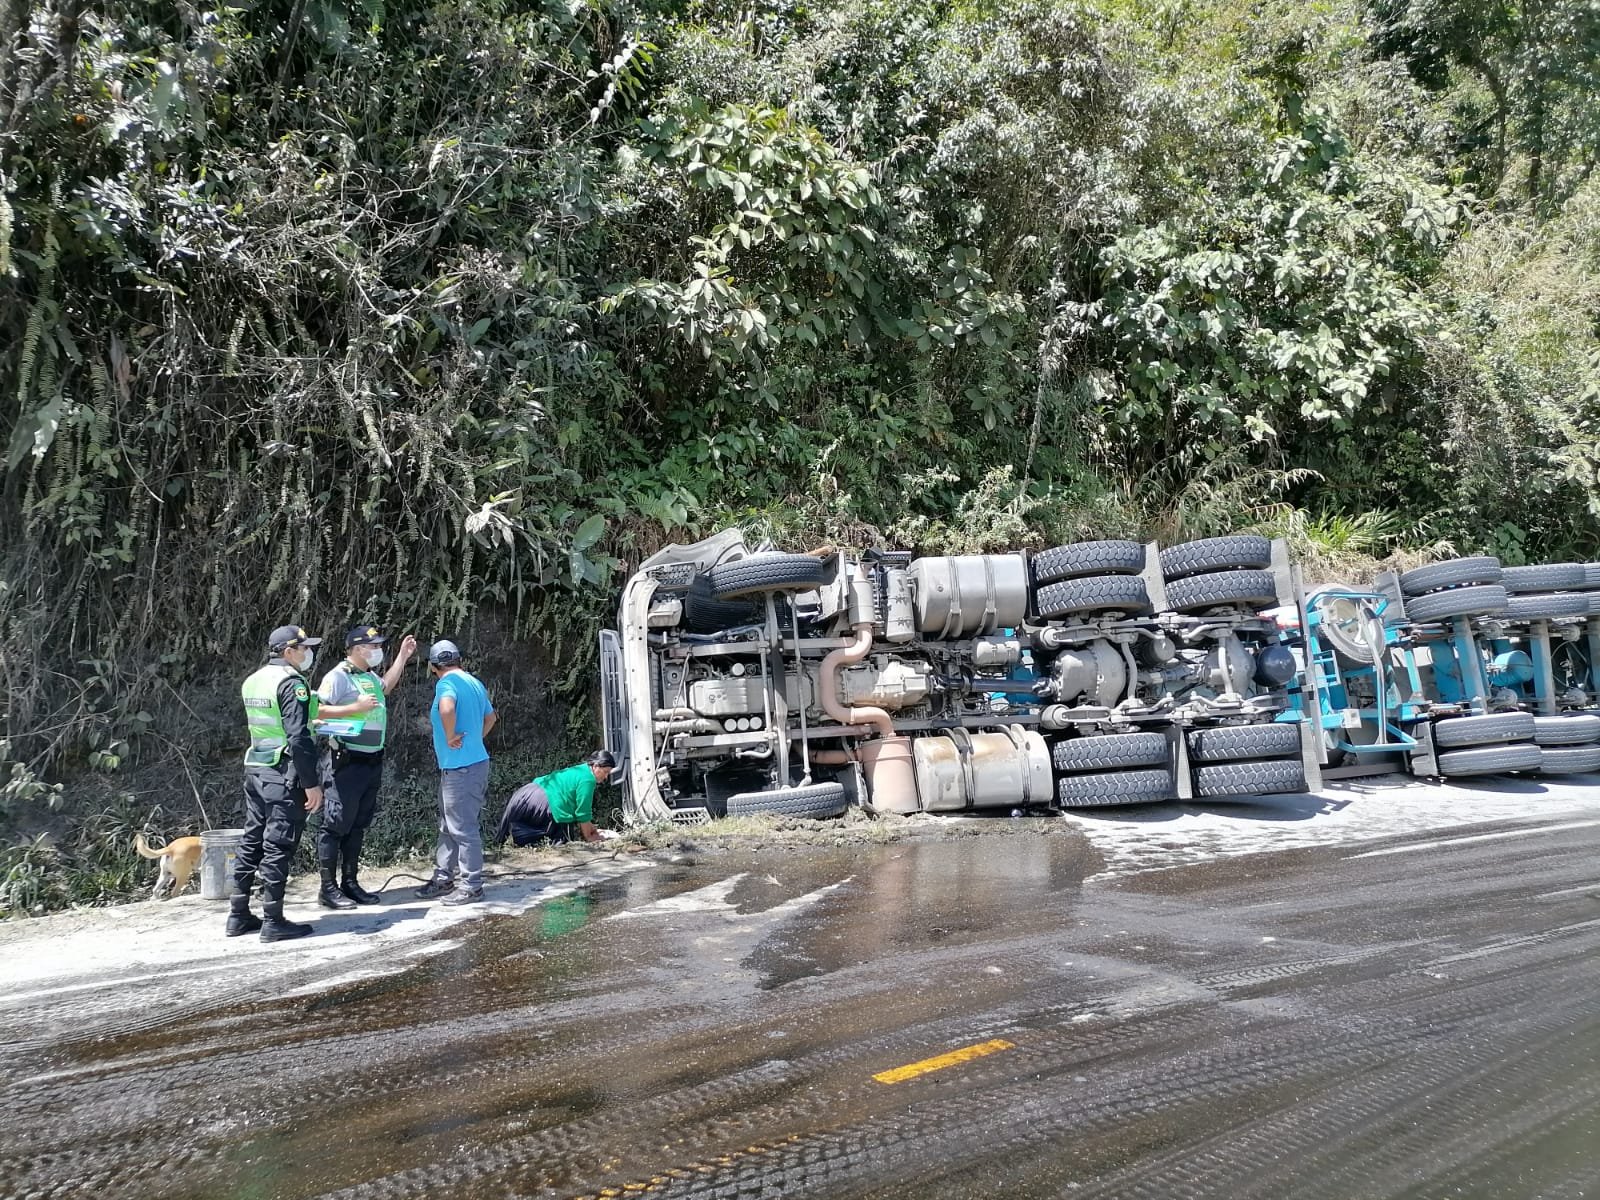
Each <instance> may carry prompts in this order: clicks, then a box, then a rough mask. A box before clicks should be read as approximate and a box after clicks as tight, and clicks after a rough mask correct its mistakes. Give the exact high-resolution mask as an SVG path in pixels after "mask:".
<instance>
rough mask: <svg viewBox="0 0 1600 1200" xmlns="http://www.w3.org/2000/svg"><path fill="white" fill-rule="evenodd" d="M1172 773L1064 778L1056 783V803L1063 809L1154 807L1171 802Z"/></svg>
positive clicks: (1105, 773)
mask: <svg viewBox="0 0 1600 1200" xmlns="http://www.w3.org/2000/svg"><path fill="white" fill-rule="evenodd" d="M1174 790H1175V789H1174V788H1173V786H1172V772H1170V771H1168V770H1167V769H1166V768H1165V767H1162V768H1158V769H1153V770H1145V771H1102V772H1099V773H1097V774H1096V773H1091V774H1087V775H1063V776H1061V778H1060V779H1057V780H1056V801H1057V803H1059V804H1060V805H1061V807H1062V808H1105V807H1108V806H1110V805H1113V804H1152V803H1155V802H1156V801H1158V800H1171V799H1172V798H1173V792H1174Z"/></svg>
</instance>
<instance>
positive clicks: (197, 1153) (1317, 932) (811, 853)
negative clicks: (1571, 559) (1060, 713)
mask: <svg viewBox="0 0 1600 1200" xmlns="http://www.w3.org/2000/svg"><path fill="white" fill-rule="evenodd" d="M1511 796H1512V799H1513V800H1514V801H1515V800H1517V794H1516V793H1514V792H1513V793H1511ZM1587 796H1588V797H1589V798H1588V799H1585V793H1584V791H1583V790H1582V789H1579V790H1577V791H1574V792H1572V793H1571V795H1569V796H1568V797H1567V801H1566V802H1564V803H1563V804H1562V805H1561V806H1559V807H1549V806H1546V807H1541V804H1540V798H1539V796H1537V795H1529V796H1527V797H1524V799H1526V800H1527V803H1526V804H1525V805H1521V806H1520V807H1519V806H1518V804H1517V803H1513V804H1511V805H1510V806H1509V807H1507V808H1504V809H1500V808H1493V807H1491V808H1488V809H1485V810H1484V812H1485V813H1486V814H1489V813H1492V814H1498V815H1495V816H1494V818H1493V819H1491V820H1487V821H1483V822H1478V823H1469V824H1459V823H1450V822H1438V821H1434V820H1431V819H1428V818H1426V817H1425V816H1419V818H1418V819H1417V820H1415V821H1412V822H1410V823H1409V824H1408V823H1407V822H1406V821H1405V820H1391V819H1390V818H1391V817H1392V809H1393V806H1394V805H1404V804H1405V803H1406V800H1405V792H1404V790H1399V791H1394V792H1391V793H1386V794H1377V795H1364V796H1357V797H1356V799H1355V800H1354V801H1352V802H1349V803H1352V804H1353V805H1354V806H1355V807H1360V806H1361V805H1368V806H1387V807H1386V808H1385V809H1384V821H1380V822H1379V824H1378V826H1376V828H1381V829H1382V830H1384V832H1382V833H1379V834H1377V835H1376V836H1374V835H1373V833H1372V831H1371V829H1366V830H1365V832H1364V833H1362V829H1364V828H1365V827H1361V828H1357V827H1356V826H1351V830H1352V832H1351V834H1350V836H1347V837H1333V838H1326V839H1321V840H1317V839H1311V841H1312V842H1313V843H1314V844H1307V845H1304V846H1302V847H1301V848H1297V849H1292V850H1278V851H1274V850H1270V849H1269V850H1264V851H1263V850H1258V849H1252V847H1254V846H1256V845H1257V842H1256V841H1251V840H1249V838H1255V837H1256V835H1257V831H1256V830H1254V829H1253V828H1251V827H1252V826H1253V825H1255V824H1260V823H1266V822H1272V821H1285V820H1294V819H1304V820H1306V821H1310V820H1316V819H1322V818H1323V817H1325V816H1326V814H1325V813H1323V812H1321V811H1318V812H1316V813H1310V814H1295V813H1293V812H1292V811H1291V812H1290V815H1289V816H1285V815H1284V813H1283V812H1281V811H1276V810H1274V809H1273V808H1272V807H1271V806H1267V807H1266V808H1265V809H1264V810H1260V811H1255V812H1251V811H1248V810H1246V811H1242V812H1239V813H1237V814H1236V815H1234V816H1231V817H1230V816H1228V815H1227V814H1226V813H1222V814H1221V815H1220V816H1219V815H1217V814H1209V815H1208V814H1203V813H1199V812H1197V811H1194V812H1191V813H1189V814H1188V815H1189V816H1190V817H1193V818H1194V822H1193V825H1194V831H1196V834H1198V831H1200V830H1202V829H1203V830H1211V831H1212V832H1210V833H1208V834H1207V835H1206V836H1208V837H1212V838H1213V841H1215V839H1216V837H1219V836H1221V835H1217V834H1216V833H1215V831H1214V830H1213V828H1212V827H1213V826H1214V825H1215V824H1216V823H1217V822H1218V821H1221V822H1223V823H1224V824H1225V823H1226V822H1227V821H1229V820H1232V821H1236V822H1237V823H1238V826H1239V828H1240V829H1241V830H1246V831H1247V833H1248V837H1247V838H1246V841H1245V842H1243V843H1239V844H1238V845H1243V846H1244V847H1245V852H1238V845H1235V847H1234V852H1232V853H1229V852H1228V850H1227V847H1226V846H1225V845H1223V844H1222V843H1217V844H1216V845H1214V846H1213V850H1212V852H1211V853H1210V854H1208V855H1203V856H1197V855H1195V853H1194V852H1193V840H1194V839H1193V838H1192V837H1190V836H1188V833H1187V832H1186V830H1187V828H1188V827H1187V826H1186V825H1185V824H1184V822H1183V821H1178V820H1171V821H1167V822H1165V824H1163V822H1162V821H1159V820H1153V819H1152V820H1146V821H1141V820H1140V819H1138V818H1136V817H1130V818H1127V820H1128V822H1129V828H1131V827H1133V826H1139V827H1140V830H1139V832H1138V836H1137V837H1134V835H1132V834H1129V833H1128V831H1127V829H1118V828H1116V827H1115V825H1114V818H1108V823H1104V824H1102V825H1100V826H1098V827H1078V826H1074V825H1072V824H1071V823H1068V822H1056V823H1054V824H1052V825H1050V826H1049V827H1043V826H1040V825H1037V824H1034V823H1022V822H1017V823H1010V824H1009V825H1008V826H1007V828H1006V831H1005V832H1004V833H999V834H990V835H988V836H970V837H951V838H945V839H940V840H926V841H916V842H902V843H896V844H890V845H886V846H871V847H842V848H831V847H830V848H798V847H774V848H768V849H760V850H744V851H734V852H714V853H713V852H707V853H700V854H688V855H685V856H683V857H682V858H681V859H680V861H677V862H674V863H667V864H664V865H661V866H659V867H656V868H654V869H651V870H643V871H636V872H633V873H630V874H627V875H624V876H619V877H617V878H613V879H609V880H606V881H603V882H599V883H596V884H594V885H593V886H590V887H587V888H584V889H582V890H579V891H577V892H573V893H571V894H568V895H565V896H562V897H558V898H556V899H553V900H550V901H548V902H546V903H544V904H541V905H537V906H535V907H532V908H530V909H529V910H528V911H526V912H524V913H521V914H520V915H514V916H512V915H506V916H489V917H485V918H483V919H481V920H478V921H474V922H471V923H469V924H466V925H455V926H453V927H451V929H450V930H449V931H448V933H449V936H448V937H446V936H445V935H444V934H443V933H441V934H440V935H438V941H437V946H436V948H435V949H434V951H433V952H431V953H427V954H422V955H417V956H414V957H413V958H411V959H409V960H408V961H407V962H406V963H405V964H402V965H400V966H397V965H396V964H394V963H392V962H390V963H387V964H374V965H375V966H378V967H384V968H386V969H387V970H388V973H386V974H374V975H372V976H371V977H369V978H359V977H358V978H349V968H350V963H349V962H348V961H343V960H342V961H341V963H340V964H339V970H340V972H341V973H342V974H341V977H342V978H346V979H347V982H344V983H337V982H332V983H331V985H330V986H326V987H324V988H322V989H320V990H319V989H318V988H317V987H311V988H309V989H307V988H305V987H304V986H299V985H298V984H297V988H296V989H295V990H297V991H299V992H300V994H297V995H294V996H290V997H285V998H279V999H272V998H267V996H266V994H256V995H252V996H250V997H248V998H244V999H241V998H240V997H239V996H238V995H237V994H236V993H232V992H229V991H228V989H227V988H225V987H220V988H218V989H217V995H218V997H219V999H218V1001H217V1003H216V1004H213V1005H208V1004H207V1003H205V1000H204V997H203V995H202V996H201V997H200V998H199V999H197V998H196V995H195V993H194V992H193V991H192V990H190V991H186V992H184V993H183V997H184V999H183V1002H182V1003H181V1004H180V1003H175V1004H174V1005H173V1007H172V1008H171V1010H170V1011H163V1008H162V1004H161V1000H160V997H161V992H160V990H159V989H160V987H161V983H160V981H159V980H158V981H157V982H156V984H154V985H151V986H153V987H155V988H156V990H155V991H152V992H149V993H148V997H149V999H148V1001H147V1002H145V1003H142V1004H141V1006H140V1008H139V1010H138V1011H133V1012H130V1011H127V1010H122V1011H121V1012H120V1013H115V1012H111V1011H110V1010H94V1012H97V1013H99V1015H92V1014H91V1010H88V1009H82V1010H80V1009H75V1007H74V1003H75V1002H74V1001H73V999H72V997H73V995H75V994H76V993H64V994H63V995H62V996H61V997H60V998H59V1013H60V1018H61V1019H60V1020H59V1021H58V1022H57V1023H56V1025H55V1026H54V1027H53V1028H51V1029H48V1030H45V1031H44V1032H41V1028H40V1026H38V1025H37V1024H36V1023H35V1024H32V1025H30V1026H28V1028H27V1030H26V1031H25V1032H26V1034H27V1036H26V1037H25V1038H22V1039H20V1040H19V1039H17V1038H13V1039H12V1040H11V1044H10V1045H9V1046H8V1047H7V1048H5V1049H0V1084H3V1099H4V1102H3V1105H0V1195H3V1196H5V1197H24V1196H26V1197H37V1198H41V1200H42V1198H45V1197H69V1196H71V1197H78V1196H106V1197H116V1198H119V1200H122V1198H126V1200H142V1198H145V1197H163V1198H174V1200H178V1198H183V1200H188V1198H193V1200H202V1198H203V1200H218V1198H235V1197H237V1198H241V1200H242V1198H249V1200H269V1198H290V1197H295V1198H298V1197H311V1196H338V1197H347V1198H349V1200H358V1198H360V1200H366V1198H376V1197H431V1196H435V1195H441V1196H442V1195H459V1196H464V1197H472V1198H474V1200H488V1198H492V1197H501V1196H551V1197H557V1196H563V1197H564V1196H630V1195H636V1194H643V1195H651V1196H662V1197H747V1196H761V1195H771V1196H779V1195H781V1196H786V1197H787V1196H829V1197H905V1196H917V1197H991V1196H997V1195H1002V1194H1004V1195H1008V1196H1021V1197H1028V1196H1041V1197H1043V1196H1049V1197H1057V1196H1070V1197H1074V1198H1087V1197H1117V1198H1123V1197H1152V1198H1155V1197H1160V1198H1163V1200H1175V1198H1182V1197H1227V1198H1228V1200H1247V1198H1254V1197H1262V1198H1268V1197H1270V1198H1274V1200H1276V1198H1281V1197H1286V1196H1292V1197H1295V1198H1296V1200H1314V1198H1317V1197H1329V1198H1339V1200H1347V1198H1350V1197H1363V1198H1366V1197H1373V1198H1379V1197H1418V1198H1421V1197H1462V1196H1466V1197H1519V1198H1522V1197H1540V1198H1550V1200H1555V1198H1558V1197H1559V1198H1567V1197H1583V1196H1597V1195H1600V987H1597V983H1600V970H1597V967H1596V965H1595V964H1596V958H1595V954H1596V951H1597V950H1600V899H1596V897H1595V896H1594V895H1592V894H1591V890H1592V889H1596V888H1597V887H1600V881H1597V875H1600V871H1597V866H1600V799H1597V798H1595V797H1596V793H1595V792H1594V791H1593V790H1590V791H1588V792H1587ZM1502 798H1503V797H1502ZM1374 811H1375V812H1376V811H1378V810H1377V808H1376V807H1374ZM1422 811H1423V810H1421V809H1419V812H1422ZM1385 822H1387V823H1385ZM1152 831H1153V832H1152ZM1358 834H1359V836H1358ZM1146 835H1148V836H1146ZM1130 838H1132V839H1133V840H1139V839H1144V842H1147V843H1148V844H1149V845H1151V846H1165V847H1166V848H1167V856H1166V857H1165V858H1162V857H1161V855H1160V854H1145V855H1143V856H1141V855H1138V854H1134V855H1131V856H1130V855H1128V854H1126V853H1122V852H1121V850H1122V849H1125V848H1126V845H1127V844H1128V843H1129V841H1130ZM1202 840H1203V839H1202ZM1141 844H1143V843H1141ZM1268 844H1269V845H1270V844H1271V843H1270V842H1269V843H1268ZM1218 846H1220V847H1221V848H1217V847H1218ZM1197 859H1198V860H1197ZM1108 864H1109V865H1108ZM1174 864H1176V865H1174ZM310 940H312V939H308V941H310ZM173 986H174V987H175V986H176V984H175V983H174V985H173ZM84 987H85V990H92V988H90V986H89V985H87V984H86V985H84ZM18 994H19V995H20V994H21V993H18ZM30 994H34V993H30ZM0 998H3V997H0ZM29 1003H37V999H35V1000H34V1001H30V1002H29ZM6 1011H7V1010H6V1009H5V1008H4V1007H3V1006H0V1020H4V1019H5V1017H6ZM30 1011H32V1010H30ZM75 1012H76V1013H79V1014H80V1015H79V1016H78V1017H74V1013H75ZM108 1014H109V1015H108Z"/></svg>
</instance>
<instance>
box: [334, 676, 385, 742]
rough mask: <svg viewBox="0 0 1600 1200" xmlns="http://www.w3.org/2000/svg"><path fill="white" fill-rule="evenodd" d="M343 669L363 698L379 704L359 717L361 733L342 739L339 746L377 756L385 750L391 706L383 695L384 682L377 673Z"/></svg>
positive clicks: (357, 719)
mask: <svg viewBox="0 0 1600 1200" xmlns="http://www.w3.org/2000/svg"><path fill="white" fill-rule="evenodd" d="M341 669H343V670H344V671H345V673H346V674H347V675H349V676H350V682H351V683H353V684H355V685H356V690H357V691H359V692H360V693H361V694H362V695H363V696H371V697H372V698H373V699H374V700H376V701H377V702H378V707H377V708H375V709H373V710H372V711H371V712H365V713H362V714H361V715H360V716H359V717H357V718H356V721H357V722H358V723H360V725H361V732H360V733H358V734H356V735H355V736H353V737H342V738H340V739H339V744H340V745H341V746H345V747H348V748H349V749H351V750H359V751H360V752H361V753H363V754H376V753H377V752H378V751H379V750H382V749H383V738H384V733H385V731H386V730H387V728H388V724H389V715H388V712H389V705H388V703H387V701H386V699H385V697H384V694H383V680H382V679H381V678H380V677H379V676H378V674H377V673H376V672H375V671H351V670H349V669H348V668H347V667H344V665H343V664H341Z"/></svg>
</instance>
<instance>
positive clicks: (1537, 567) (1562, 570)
mask: <svg viewBox="0 0 1600 1200" xmlns="http://www.w3.org/2000/svg"><path fill="white" fill-rule="evenodd" d="M1500 582H1501V583H1503V584H1505V588H1506V591H1508V592H1511V593H1513V594H1515V593H1517V592H1565V591H1570V590H1571V589H1573V588H1579V589H1581V588H1582V587H1583V586H1584V568H1583V564H1582V563H1534V564H1533V565H1532V566H1527V567H1506V568H1505V569H1504V570H1503V571H1501V572H1500Z"/></svg>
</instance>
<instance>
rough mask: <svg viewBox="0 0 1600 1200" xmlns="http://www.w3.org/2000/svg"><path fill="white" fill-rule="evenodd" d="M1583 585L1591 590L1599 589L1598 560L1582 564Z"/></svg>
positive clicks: (1599, 565)
mask: <svg viewBox="0 0 1600 1200" xmlns="http://www.w3.org/2000/svg"><path fill="white" fill-rule="evenodd" d="M1583 586H1584V587H1585V588H1587V589H1588V590H1589V591H1591V592H1592V591H1595V590H1597V589H1600V562H1594V563H1593V562H1592V563H1584V564H1583Z"/></svg>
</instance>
